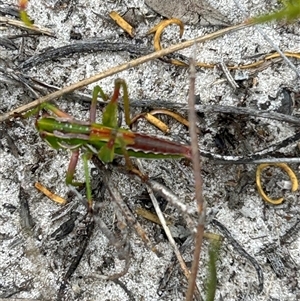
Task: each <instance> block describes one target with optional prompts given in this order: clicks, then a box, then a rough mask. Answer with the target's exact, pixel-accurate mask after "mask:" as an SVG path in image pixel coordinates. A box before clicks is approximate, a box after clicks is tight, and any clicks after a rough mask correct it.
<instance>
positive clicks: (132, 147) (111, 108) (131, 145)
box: [31, 79, 191, 212]
mask: <svg viewBox="0 0 300 301" xmlns="http://www.w3.org/2000/svg"><path fill="white" fill-rule="evenodd" d="M121 87H122V89H123V101H124V112H125V120H126V124H127V125H129V124H130V116H129V115H130V114H129V96H128V90H127V85H126V82H125V81H124V80H122V79H116V80H115V86H114V93H113V95H112V97H111V99H110V101H109V102H108V104H107V106H106V107H105V109H104V112H103V117H102V124H99V123H96V122H95V120H96V105H97V97H98V95H99V94H100V96H101V97H102V98H103V99H105V100H107V96H106V95H105V94H104V92H103V91H102V89H101V88H100V87H99V86H96V87H95V88H94V90H93V96H92V101H91V107H90V118H89V121H80V120H77V119H75V118H73V117H72V116H71V115H69V114H67V113H65V112H63V111H61V110H60V109H58V108H57V107H56V106H54V105H52V104H50V103H45V104H43V105H42V108H43V109H45V110H46V111H49V112H51V114H52V115H46V116H42V117H41V118H39V119H38V120H37V121H36V128H37V130H38V132H39V133H40V136H41V138H42V139H44V140H45V141H46V142H47V143H48V144H49V145H50V146H51V147H52V148H54V149H61V148H62V149H69V150H70V151H71V152H72V156H71V159H70V163H69V167H68V170H67V176H66V183H67V184H70V185H73V186H79V185H82V183H79V182H75V181H74V180H73V179H74V173H75V169H76V165H77V162H78V158H79V154H80V152H81V153H82V154H83V155H82V158H83V162H84V172H85V180H86V191H87V202H88V209H89V212H92V192H91V184H90V176H89V170H88V160H89V159H90V158H91V156H92V155H96V156H98V158H99V159H100V160H101V161H103V162H104V163H108V162H112V161H113V159H114V157H115V156H124V157H125V160H126V165H127V167H128V168H129V169H133V167H132V164H131V163H130V162H131V161H130V159H129V158H130V157H133V158H145V159H169V158H187V159H191V147H190V146H189V145H184V144H181V143H177V142H173V141H169V140H166V139H162V138H158V137H155V136H150V135H146V134H142V133H137V132H132V131H130V130H127V129H124V128H119V127H118V118H117V116H118V114H117V113H118V112H117V110H118V98H119V95H120V89H121ZM38 109H39V110H40V109H41V108H38ZM31 114H32V113H31Z"/></svg>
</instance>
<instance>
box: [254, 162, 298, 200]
mask: <svg viewBox="0 0 300 301" xmlns="http://www.w3.org/2000/svg"><path fill="white" fill-rule="evenodd" d="M270 166H275V167H280V168H281V169H283V170H284V171H285V172H286V173H287V174H288V176H289V178H290V180H291V182H292V189H291V190H292V191H293V192H294V191H296V190H297V189H298V179H297V176H296V175H295V173H294V171H293V170H292V169H291V168H290V167H289V166H288V165H287V164H286V163H264V164H260V165H258V167H257V170H256V185H257V190H258V193H259V194H260V196H261V197H262V199H263V200H264V201H266V202H268V203H271V204H273V205H279V204H281V203H282V202H283V198H279V199H275V200H273V199H271V198H269V197H268V196H267V195H266V193H265V192H264V190H263V188H262V187H261V173H262V170H263V169H265V168H267V167H270Z"/></svg>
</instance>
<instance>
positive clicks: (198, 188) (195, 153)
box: [185, 60, 205, 301]
mask: <svg viewBox="0 0 300 301" xmlns="http://www.w3.org/2000/svg"><path fill="white" fill-rule="evenodd" d="M190 69H191V74H190V90H189V100H188V106H189V110H188V116H189V123H190V125H189V130H190V137H191V146H192V163H193V171H194V179H195V197H196V201H197V207H198V225H197V233H196V241H195V251H194V259H193V264H192V269H191V276H190V278H189V285H188V289H187V293H186V299H185V300H186V301H192V300H193V294H194V290H195V286H196V278H197V273H198V267H199V259H200V252H201V246H202V241H203V233H204V223H205V207H204V201H203V194H202V189H203V187H202V186H203V180H202V176H201V163H200V153H199V149H198V136H197V125H196V120H197V116H196V113H195V80H196V69H195V61H194V60H192V62H191V64H190Z"/></svg>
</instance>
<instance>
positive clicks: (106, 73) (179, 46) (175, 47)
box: [0, 22, 253, 122]
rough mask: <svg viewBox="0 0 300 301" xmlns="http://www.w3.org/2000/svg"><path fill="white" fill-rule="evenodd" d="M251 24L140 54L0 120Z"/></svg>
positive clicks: (5, 115)
mask: <svg viewBox="0 0 300 301" xmlns="http://www.w3.org/2000/svg"><path fill="white" fill-rule="evenodd" d="M251 25H253V23H249V22H248V23H242V24H238V25H234V26H231V27H227V28H224V29H221V30H218V31H216V32H214V33H211V34H208V35H206V36H201V37H197V38H195V39H192V40H188V41H185V42H183V43H179V44H176V45H173V46H170V47H168V48H165V49H162V50H160V51H156V52H153V53H150V54H148V55H145V56H142V57H140V58H137V59H135V60H132V61H130V62H128V63H124V64H122V65H119V66H116V67H113V68H111V69H109V70H107V71H104V72H101V73H99V74H96V75H93V76H91V77H89V78H87V79H84V80H82V81H79V82H77V83H75V84H72V85H70V86H67V87H64V88H62V89H60V90H58V91H55V92H53V93H51V94H48V95H46V96H43V97H41V98H39V99H37V100H35V101H33V102H31V103H29V104H26V105H24V106H22V107H19V108H17V109H14V110H12V111H10V112H8V113H5V114H3V115H1V116H0V122H3V121H5V120H6V119H9V118H12V117H14V116H15V115H19V114H21V113H24V112H26V111H28V110H31V109H33V108H34V107H36V106H38V105H40V104H41V103H44V102H48V101H52V100H54V99H55V98H58V97H60V96H62V95H64V94H67V93H70V92H73V91H74V90H77V89H80V88H82V87H84V86H87V85H89V84H92V83H94V82H96V81H99V80H100V79H103V78H105V77H108V76H111V75H113V74H116V73H119V72H121V71H124V70H127V69H129V68H133V67H135V66H138V65H140V64H143V63H146V62H148V61H150V60H153V59H157V58H159V57H162V56H164V55H167V54H170V53H172V52H175V51H178V50H181V49H184V48H188V47H190V46H192V45H194V44H195V43H203V42H205V41H207V40H212V39H215V38H217V37H220V36H222V35H224V34H226V33H229V32H233V31H237V30H240V29H243V28H246V27H249V26H251Z"/></svg>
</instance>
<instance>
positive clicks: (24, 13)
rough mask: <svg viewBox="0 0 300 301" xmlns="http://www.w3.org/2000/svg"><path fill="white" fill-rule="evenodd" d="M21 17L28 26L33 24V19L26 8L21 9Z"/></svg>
mask: <svg viewBox="0 0 300 301" xmlns="http://www.w3.org/2000/svg"><path fill="white" fill-rule="evenodd" d="M20 19H21V20H22V21H23V22H24V24H25V25H27V26H32V24H33V21H32V20H31V19H30V18H29V16H28V15H27V13H26V11H25V10H20Z"/></svg>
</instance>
